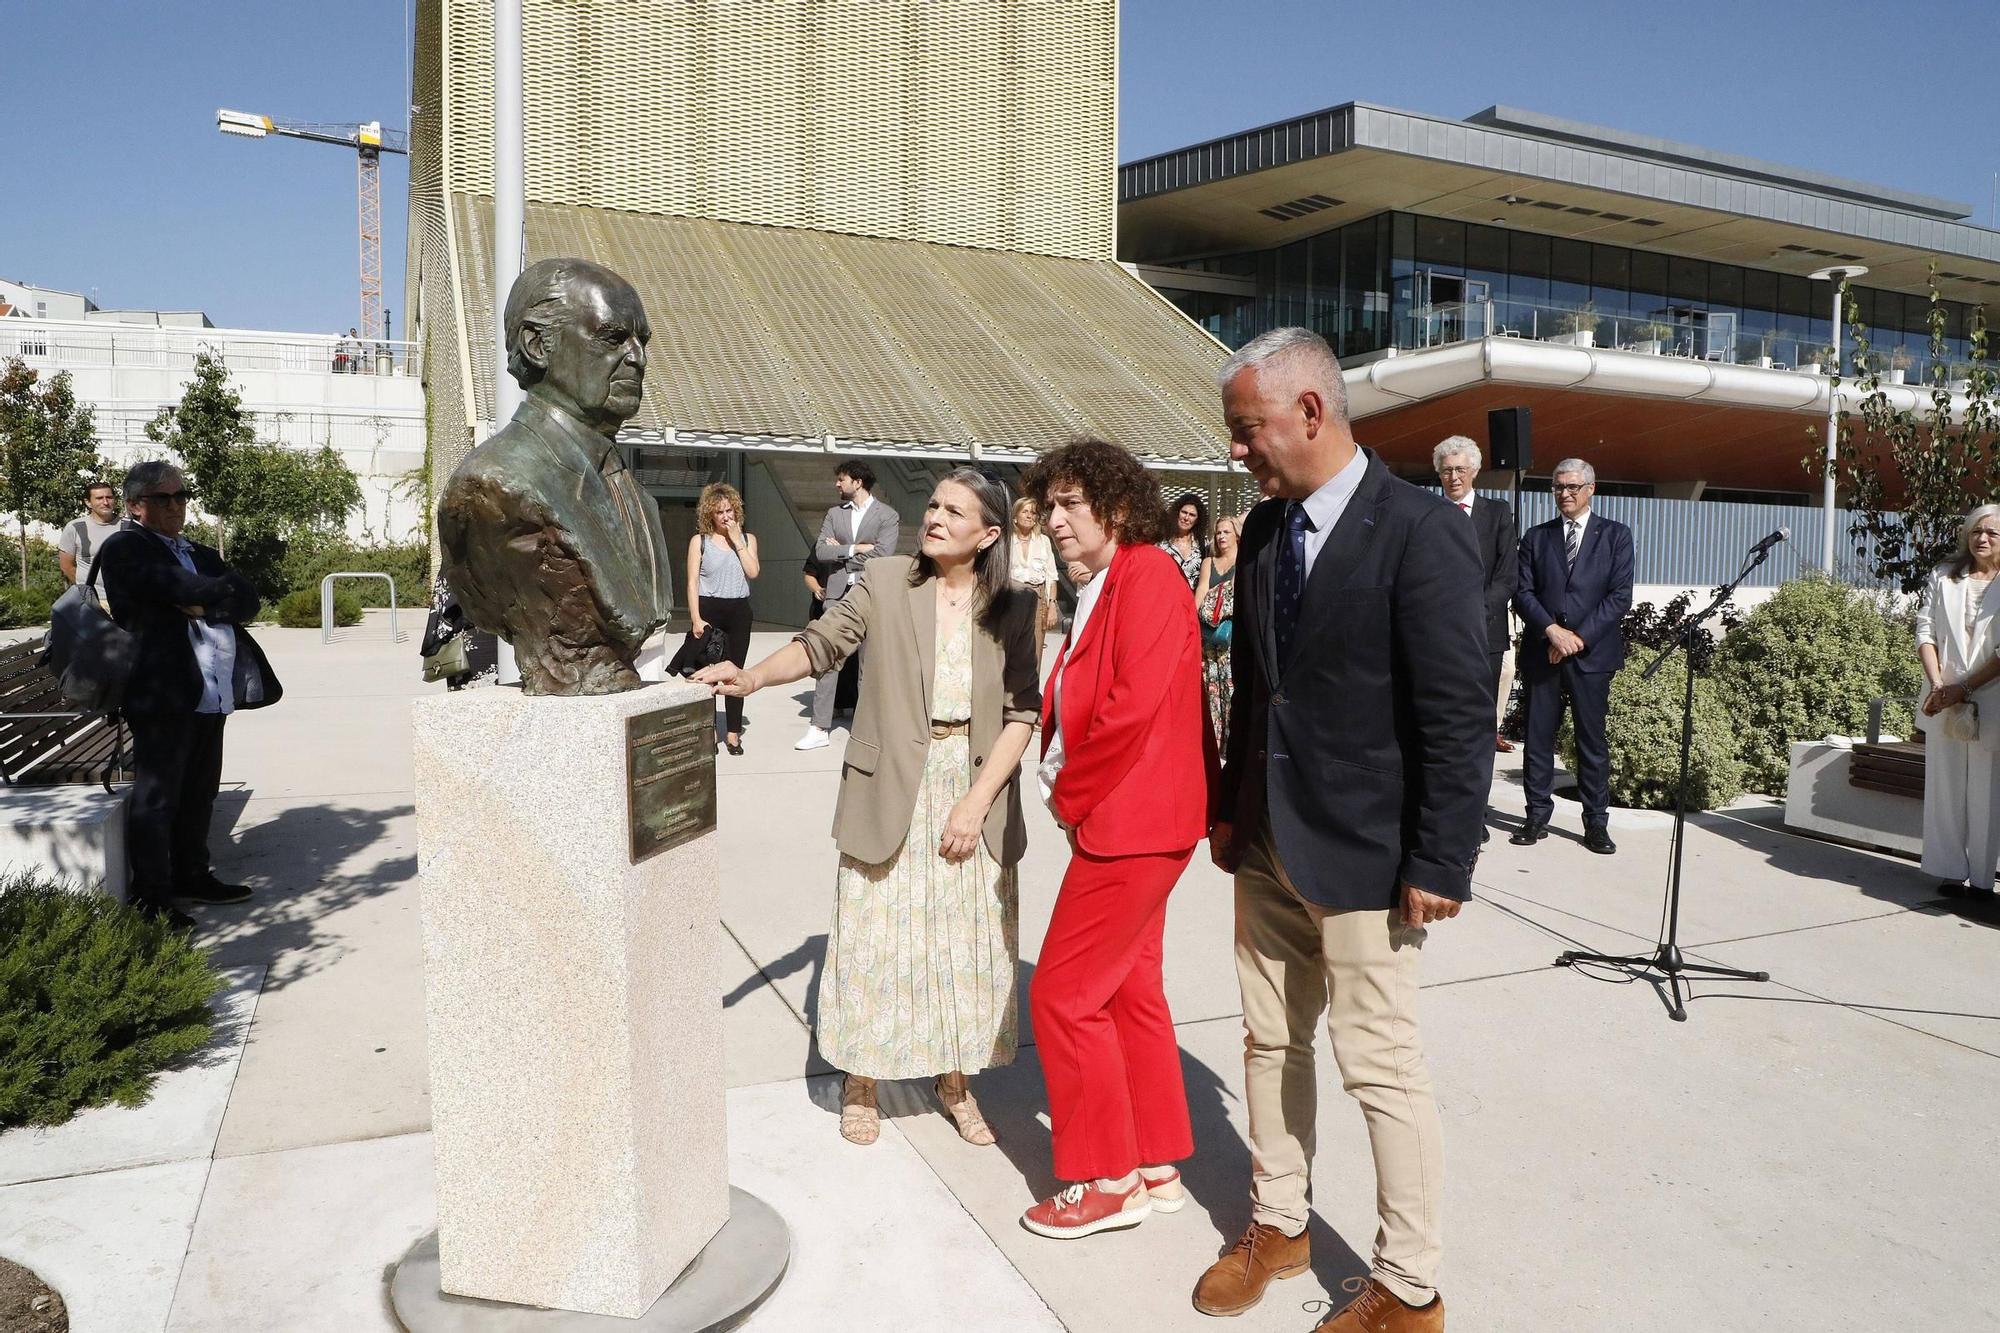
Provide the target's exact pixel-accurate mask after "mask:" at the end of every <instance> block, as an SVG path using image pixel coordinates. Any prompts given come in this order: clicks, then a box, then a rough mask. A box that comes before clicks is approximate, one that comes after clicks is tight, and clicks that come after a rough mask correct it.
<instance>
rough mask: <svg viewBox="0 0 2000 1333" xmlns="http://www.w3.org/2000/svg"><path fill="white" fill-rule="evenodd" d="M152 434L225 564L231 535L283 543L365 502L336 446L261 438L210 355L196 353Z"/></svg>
mask: <svg viewBox="0 0 2000 1333" xmlns="http://www.w3.org/2000/svg"><path fill="white" fill-rule="evenodd" d="M146 434H147V436H148V437H149V438H150V439H152V440H154V441H156V442H158V443H159V444H161V445H164V446H165V447H166V448H167V449H168V450H169V451H170V452H172V453H173V454H174V456H175V457H176V458H178V459H179V460H180V466H181V470H182V471H183V472H185V473H186V474H187V477H188V480H189V481H190V482H191V483H193V486H194V490H195V493H196V494H197V495H198V496H199V497H200V500H201V507H202V510H203V512H204V513H206V514H207V515H208V516H209V517H210V518H211V519H213V520H214V522H215V548H216V550H217V551H219V552H221V553H222V554H223V555H224V556H225V557H227V555H228V553H229V545H228V543H229V538H230V535H231V533H232V532H234V533H237V534H239V535H242V534H247V533H258V534H262V535H268V536H273V537H277V538H280V539H284V538H289V537H290V536H291V535H292V534H293V533H294V532H296V531H299V530H300V529H307V528H331V527H338V526H339V525H340V524H341V523H342V522H343V521H345V519H346V518H347V516H348V515H349V514H351V513H353V512H354V510H355V508H356V507H358V506H359V505H360V503H361V483H360V482H358V481H357V480H355V477H354V472H353V469H351V468H349V467H348V466H347V464H346V462H345V461H344V460H342V458H341V457H340V455H339V454H338V453H337V452H336V451H335V450H334V449H333V448H332V446H330V445H329V446H322V447H321V448H319V449H317V450H314V451H312V452H310V453H307V452H305V451H302V450H298V449H292V448H287V447H286V446H284V445H280V444H273V443H270V442H268V441H263V440H259V439H258V438H257V433H256V430H255V428H254V427H253V426H252V424H251V422H250V416H249V413H247V412H245V411H244V410H243V399H242V397H241V396H240V395H239V394H237V392H236V391H235V390H234V389H232V388H230V387H229V370H228V368H227V367H226V366H224V365H223V364H222V358H220V357H218V356H216V355H215V354H214V353H212V352H208V351H202V352H197V353H196V354H195V358H194V378H193V379H191V380H189V381H188V385H187V388H186V389H185V390H184V391H183V392H182V394H181V401H180V403H179V404H178V405H177V406H174V407H165V408H161V409H160V413H159V415H158V416H156V417H154V418H153V420H152V421H151V422H149V423H148V424H147V426H146Z"/></svg>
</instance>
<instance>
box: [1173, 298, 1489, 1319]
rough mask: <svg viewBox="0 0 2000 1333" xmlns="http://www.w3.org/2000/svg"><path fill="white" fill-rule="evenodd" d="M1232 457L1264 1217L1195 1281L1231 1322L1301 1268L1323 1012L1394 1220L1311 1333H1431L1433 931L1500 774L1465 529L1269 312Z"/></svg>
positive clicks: (1253, 352) (1250, 1090)
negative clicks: (1424, 1005) (1364, 1269)
mask: <svg viewBox="0 0 2000 1333" xmlns="http://www.w3.org/2000/svg"><path fill="white" fill-rule="evenodd" d="M1221 378H1222V385H1223V391H1222V395H1223V412H1224V417H1225V419H1226V420H1227V423H1228V426H1229V434H1230V440H1231V449H1230V456H1231V457H1232V458H1235V459H1237V460H1239V461H1241V462H1242V463H1243V464H1244V465H1245V466H1246V467H1247V468H1248V469H1249V471H1250V474H1251V475H1252V476H1253V477H1255V478H1256V480H1257V484H1258V487H1259V489H1260V490H1261V491H1262V492H1263V494H1264V495H1265V496H1266V497H1267V498H1266V499H1265V500H1264V502H1263V503H1261V504H1259V505H1258V506H1257V507H1256V508H1255V509H1254V510H1252V511H1251V513H1250V517H1249V520H1248V522H1247V523H1246V524H1245V525H1244V530H1243V543H1242V550H1241V554H1240V555H1239V556H1238V559H1237V563H1236V569H1237V574H1236V579H1237V591H1236V631H1235V634H1234V635H1233V641H1232V648H1231V652H1232V657H1231V670H1232V674H1233V677H1234V680H1235V682H1236V690H1235V697H1234V699H1233V701H1232V705H1231V711H1230V719H1229V747H1228V753H1227V754H1226V756H1225V757H1224V766H1223V769H1222V774H1221V778H1220V780H1219V782H1218V784H1217V788H1216V794H1215V803H1214V824H1213V827H1212V828H1211V830H1210V833H1209V842H1210V850H1211V853H1212V854H1213V856H1214V858H1215V860H1216V863H1217V864H1218V865H1220V866H1221V867H1222V868H1224V869H1226V870H1230V871H1233V872H1234V873H1235V876H1236V976H1237V982H1238V984H1239V986H1240V987H1241V989H1242V995H1243V1023H1244V1028H1245V1030H1246V1033H1247V1040H1246V1042H1245V1049H1244V1085H1245V1102H1246V1105H1247V1107H1248V1110H1249V1116H1250V1144H1251V1156H1252V1166H1253V1176H1252V1182H1251V1220H1250V1226H1249V1228H1248V1229H1247V1230H1246V1231H1245V1232H1244V1234H1243V1237H1242V1239H1241V1240H1239V1241H1238V1242H1237V1244H1236V1247H1235V1248H1234V1249H1233V1250H1231V1251H1230V1253H1228V1254H1226V1255H1224V1256H1223V1257H1222V1258H1221V1259H1220V1260H1218V1261H1217V1262H1216V1263H1215V1264H1214V1265H1212V1266H1211V1267H1210V1268H1209V1269H1208V1271H1207V1272H1206V1273H1204V1274H1203V1275H1202V1278H1201V1281H1200V1282H1199V1283H1198V1284H1197V1285H1196V1287H1195V1294H1194V1303H1195V1307H1196V1308H1197V1309H1199V1310H1201V1311H1203V1312H1204V1313H1208V1314H1217V1315H1227V1314H1239V1313H1241V1312H1242V1311H1244V1310H1247V1309H1249V1308H1250V1307H1251V1306H1253V1305H1255V1304H1256V1303H1257V1301H1258V1300H1259V1299H1261V1298H1262V1296H1263V1293H1264V1289H1265V1288H1266V1287H1267V1286H1268V1285H1269V1283H1270V1281H1271V1280H1272V1279H1273V1278H1279V1277H1289V1276H1293V1275H1295V1274H1298V1273H1303V1272H1305V1271H1306V1270H1307V1267H1308V1265H1309V1262H1310V1254H1309V1247H1308V1243H1307V1240H1306V1221H1307V1212H1308V1184H1309V1179H1310V1174H1309V1173H1310V1170H1311V1161H1312V1145H1313V1142H1314V1124H1315V1118H1316V1110H1315V1103H1316V1088H1317V1086H1318V1082H1317V1078H1316V1075H1315V1071H1314V1068H1313V1033H1314V1029H1315V1028H1316V1027H1317V1025H1318V1023H1319V1020H1320V1016H1321V1014H1322V1013H1325V1014H1326V1016H1327V1027H1328V1030H1329V1033H1330V1035H1331V1037H1332V1040H1333V1050H1334V1055H1335V1058H1336V1059H1337V1060H1338V1061H1339V1064H1340V1070H1341V1078H1342V1082H1343V1084H1344V1086H1345V1087H1346V1089H1347V1091H1348V1092H1349V1093H1350V1094H1351V1095H1352V1096H1353V1097H1354V1098H1355V1099H1356V1100H1357V1101H1358V1102H1360V1104H1361V1108H1362V1113H1363V1118H1364V1119H1365V1121H1366V1122H1367V1126H1368V1137H1369V1142H1370V1145H1371V1147H1372V1149H1373V1155H1374V1159H1375V1166H1376V1198H1377V1202H1378V1212H1379V1215H1380V1230H1379V1231H1378V1233H1377V1238H1376V1246H1375V1253H1374V1258H1373V1261H1372V1263H1371V1265H1370V1268H1371V1273H1370V1281H1369V1283H1368V1286H1367V1287H1366V1288H1365V1289H1364V1290H1363V1291H1362V1292H1361V1294H1360V1295H1359V1296H1358V1297H1356V1299H1355V1300H1354V1301H1353V1302H1352V1303H1351V1304H1350V1305H1348V1306H1347V1307H1346V1308H1345V1309H1343V1310H1341V1311H1339V1312H1338V1313H1336V1314H1334V1315H1332V1316H1330V1317H1329V1318H1328V1319H1327V1320H1326V1321H1325V1322H1324V1323H1323V1324H1321V1326H1320V1327H1321V1328H1323V1329H1329V1330H1339V1331H1340V1333H1358V1331H1359V1330H1362V1329H1370V1330H1386V1331H1387V1333H1417V1331H1421V1333H1435V1331H1436V1330H1440V1329H1442V1328H1443V1327H1444V1302H1443V1299H1442V1298H1441V1297H1439V1296H1438V1293H1437V1286H1436V1281H1437V1267H1438V1259H1439V1255H1440V1253H1441V1246H1440V1241H1439V1235H1440V1232H1439V1222H1438V1213H1439V1208H1440V1204H1441V1200H1442V1193H1443V1171H1444V1168H1443V1159H1442V1154H1441V1149H1440V1139H1441V1133H1440V1129H1439V1124H1438V1114H1437V1104H1436V1102H1435V1100H1434V1098H1433V1095H1432V1091H1431V1081H1430V1075H1429V1072H1428V1071H1427V1069H1426V1067H1425V1064H1424V1058H1423V1050H1422V1043H1421V1040H1420V1037H1419V1035H1418V1029H1417V1017H1416V1009H1415V997H1416V990H1417V967H1416V961H1417V956H1418V953H1419V950H1420V949H1421V947H1422V945H1423V942H1424V935H1425V929H1424V928H1425V926H1426V924H1427V923H1429V922H1432V921H1439V920H1442V919H1444V918H1446V917H1451V916H1456V915H1457V914H1458V910H1459V907H1460V905H1461V904H1462V903H1463V902H1465V901H1466V899H1468V898H1469V897H1470V896H1471V877H1472V863H1473V859H1474V857H1475V856H1476V855H1477V853H1478V850H1479V828H1480V823H1481V812H1482V810H1483V809H1484V807H1485V804H1486V795H1487V789H1488V788H1489V786H1490V785H1491V783H1492V772H1493V713H1492V707H1491V704H1490V702H1489V701H1490V699H1491V697H1492V696H1491V695H1490V693H1489V692H1488V690H1489V684H1488V674H1487V673H1488V670H1489V667H1488V654H1487V636H1486V613H1485V604H1484V601H1483V598H1482V593H1481V588H1482V576H1481V569H1480V562H1479V553H1478V548H1477V546H1476V544H1475V542H1474V540H1473V535H1474V533H1473V528H1472V526H1471V525H1470V524H1468V523H1466V522H1465V520H1464V517H1463V516H1462V515H1461V514H1459V513H1457V512H1456V511H1454V510H1453V509H1452V507H1451V506H1450V505H1448V504H1446V503H1445V502H1444V501H1443V500H1441V499H1439V498H1438V497H1437V496H1435V495H1432V494H1429V493H1428V492H1426V491H1423V490H1420V489H1418V488H1417V487H1415V486H1411V485H1409V484H1408V483H1407V482H1402V481H1398V480H1397V479H1396V478H1395V477H1394V476H1392V475H1391V474H1390V472H1389V470H1388V469H1387V468H1386V467H1384V466H1383V464H1382V461H1381V460H1380V459H1379V458H1377V457H1375V455H1374V454H1372V453H1370V452H1369V451H1367V450H1364V449H1360V448H1358V447H1357V446H1356V445H1355V443H1354V437H1353V434H1352V433H1351V431H1350V429H1349V427H1348V422H1347V401H1346V392H1345V388H1344V385H1343V382H1342V379H1341V372H1340V365H1339V362H1338V361H1336V360H1335V359H1334V355H1333V351H1332V349H1331V348H1329V347H1328V346H1327V344H1326V341H1325V340H1324V339H1323V338H1321V337H1319V335H1317V334H1315V333H1312V332H1310V331H1309V330H1306V329H1278V330H1275V331H1273V332H1271V333H1267V334H1264V335H1262V336H1261V337H1258V338H1256V339H1254V340H1252V341H1251V342H1250V343H1248V344H1247V345H1246V346H1244V347H1243V348H1242V350H1240V351H1238V352H1237V353H1236V354H1235V356H1233V357H1231V358H1230V360H1229V361H1228V363H1227V364H1226V365H1225V366H1224V367H1223V371H1222V377H1221Z"/></svg>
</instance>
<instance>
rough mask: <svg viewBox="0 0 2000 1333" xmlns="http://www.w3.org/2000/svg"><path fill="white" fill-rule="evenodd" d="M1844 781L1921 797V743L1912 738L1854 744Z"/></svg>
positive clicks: (1881, 790)
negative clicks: (1911, 739)
mask: <svg viewBox="0 0 2000 1333" xmlns="http://www.w3.org/2000/svg"><path fill="white" fill-rule="evenodd" d="M1847 784H1848V785H1849V786H1850V787H1863V788H1866V789H1867V790H1869V791H1879V792H1887V793H1888V794H1889V795H1891V796H1913V797H1915V798H1916V799H1917V800H1919V801H1921V800H1923V799H1924V747H1923V746H1922V745H1920V744H1917V743H1915V742H1911V741H1890V742H1886V743H1882V742H1878V743H1874V744H1868V743H1863V744H1859V745H1856V746H1855V747H1854V759H1853V761H1852V762H1851V763H1850V764H1849V766H1848V770H1847Z"/></svg>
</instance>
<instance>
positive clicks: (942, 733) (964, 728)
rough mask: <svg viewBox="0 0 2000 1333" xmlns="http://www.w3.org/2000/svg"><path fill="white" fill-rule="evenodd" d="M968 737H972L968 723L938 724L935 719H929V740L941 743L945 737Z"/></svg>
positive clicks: (970, 726) (970, 724) (970, 725)
mask: <svg viewBox="0 0 2000 1333" xmlns="http://www.w3.org/2000/svg"><path fill="white" fill-rule="evenodd" d="M970 735H972V723H970V722H940V721H938V720H937V719H936V718H932V719H931V739H932V740H934V741H941V740H943V739H944V738H945V737H947V736H970Z"/></svg>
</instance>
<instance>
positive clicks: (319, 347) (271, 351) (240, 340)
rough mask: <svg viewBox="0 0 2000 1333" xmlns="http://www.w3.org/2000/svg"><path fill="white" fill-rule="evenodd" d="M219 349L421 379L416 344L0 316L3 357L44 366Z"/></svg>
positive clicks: (188, 356)
mask: <svg viewBox="0 0 2000 1333" xmlns="http://www.w3.org/2000/svg"><path fill="white" fill-rule="evenodd" d="M203 351H206V352H212V353H214V354H215V355H217V356H220V357H221V358H222V360H223V363H224V364H226V365H227V366H229V368H230V369H232V370H237V371H265V370H269V371H297V372H304V373H309V374H321V375H324V374H335V375H341V374H352V375H395V376H407V377H411V378H416V377H420V376H421V375H422V373H423V365H422V361H421V358H420V355H419V352H418V347H417V344H415V343H411V342H402V341H396V340H391V339H386V338H362V337H358V336H357V337H353V338H348V337H344V336H338V335H320V334H309V333H266V332H259V331H253V330H246V329H206V328H199V329H197V328H174V327H166V328H161V327H156V326H153V325H147V324H119V323H113V322H110V321H103V322H99V321H94V320H93V321H81V322H80V321H73V320H49V319H0V361H5V360H8V359H10V358H12V357H17V356H18V357H20V358H21V359H22V360H23V361H25V362H27V363H28V364H29V365H30V366H34V367H36V368H37V369H44V368H45V369H48V370H50V371H51V372H53V371H56V370H65V369H74V368H78V367H83V366H110V367H132V368H143V369H162V370H192V369H193V368H194V358H195V354H196V353H198V352H203Z"/></svg>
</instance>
